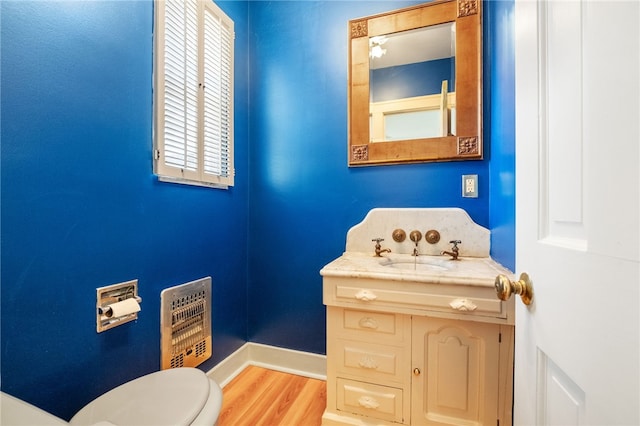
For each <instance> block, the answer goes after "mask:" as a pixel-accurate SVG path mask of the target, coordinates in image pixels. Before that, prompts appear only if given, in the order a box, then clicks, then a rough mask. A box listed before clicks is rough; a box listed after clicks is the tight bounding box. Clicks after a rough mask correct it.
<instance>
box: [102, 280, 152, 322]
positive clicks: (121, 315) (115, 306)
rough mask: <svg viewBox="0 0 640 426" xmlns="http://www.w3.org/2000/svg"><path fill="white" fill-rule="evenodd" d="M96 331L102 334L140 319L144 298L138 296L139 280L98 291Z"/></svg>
mask: <svg viewBox="0 0 640 426" xmlns="http://www.w3.org/2000/svg"><path fill="white" fill-rule="evenodd" d="M96 297H97V302H96V303H97V306H96V330H97V332H98V333H101V332H103V331H105V330H109V329H110V328H113V327H116V326H118V325H122V324H125V323H127V322H129V321H133V320H135V319H138V312H140V303H141V302H142V298H141V297H140V296H138V280H132V281H126V282H122V283H119V284H113V285H109V286H106V287H99V288H97V289H96Z"/></svg>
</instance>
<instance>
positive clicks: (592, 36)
mask: <svg viewBox="0 0 640 426" xmlns="http://www.w3.org/2000/svg"><path fill="white" fill-rule="evenodd" d="M515 10H516V11H515V19H516V24H515V43H516V229H517V230H516V241H517V242H516V250H517V251H516V273H517V275H519V274H520V273H522V272H527V273H528V274H529V276H530V277H531V279H532V281H533V290H534V296H533V303H532V305H530V306H528V307H527V306H525V305H524V304H523V303H521V301H520V300H517V301H516V303H517V306H518V308H517V311H516V343H515V344H516V349H515V364H516V367H515V393H514V398H515V406H514V423H515V424H516V425H574V424H591V425H614V424H625V425H638V424H640V414H639V412H640V389H639V388H640V367H639V366H640V349H639V345H640V343H639V342H640V337H639V335H640V316H639V314H638V312H640V291H639V288H640V249H639V245H640V242H639V241H640V228H639V225H638V223H639V220H640V219H639V218H640V208H639V203H640V195H639V194H640V174H639V172H638V169H639V167H640V151H639V148H638V147H639V145H640V107H639V103H640V88H639V83H638V81H639V80H640V66H639V62H640V32H639V29H638V28H639V27H640V2H638V1H637V0H623V1H604V0H586V1H585V0H583V1H562V0H552V1H547V2H535V1H520V0H516V5H515ZM515 297H517V296H515Z"/></svg>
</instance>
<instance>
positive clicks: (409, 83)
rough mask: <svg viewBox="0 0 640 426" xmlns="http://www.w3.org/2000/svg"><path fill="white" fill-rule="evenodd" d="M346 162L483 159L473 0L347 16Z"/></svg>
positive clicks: (477, 19)
mask: <svg viewBox="0 0 640 426" xmlns="http://www.w3.org/2000/svg"><path fill="white" fill-rule="evenodd" d="M349 34H350V44H349V90H348V96H349V166H366V165H375V164H400V163H416V162H427V161H457V160H470V159H482V134H481V132H482V105H481V100H482V49H481V42H482V27H481V13H480V0H457V1H456V0H446V1H434V2H431V3H426V4H422V5H418V6H412V7H409V8H405V9H400V10H395V11H391V12H387V13H383V14H379V15H374V16H369V17H365V18H360V19H355V20H351V21H349Z"/></svg>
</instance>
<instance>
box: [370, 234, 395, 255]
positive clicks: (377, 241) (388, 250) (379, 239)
mask: <svg viewBox="0 0 640 426" xmlns="http://www.w3.org/2000/svg"><path fill="white" fill-rule="evenodd" d="M371 241H375V243H376V247H375V252H376V254H375V257H382V256H380V253H391V249H389V248H386V249H383V248H382V246H381V245H380V241H384V238H374V239H373V240H371Z"/></svg>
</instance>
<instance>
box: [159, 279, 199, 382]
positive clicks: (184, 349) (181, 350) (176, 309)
mask: <svg viewBox="0 0 640 426" xmlns="http://www.w3.org/2000/svg"><path fill="white" fill-rule="evenodd" d="M160 312H161V319H160V327H161V330H160V334H161V340H162V342H161V353H162V362H161V364H162V365H161V368H162V369H163V370H165V369H168V368H177V367H195V366H197V365H199V364H201V363H202V362H204V361H205V360H207V359H209V358H210V357H211V277H206V278H202V279H200V280H196V281H191V282H189V283H186V284H182V285H179V286H175V287H171V288H167V289H165V290H163V291H162V293H161V294H160Z"/></svg>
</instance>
